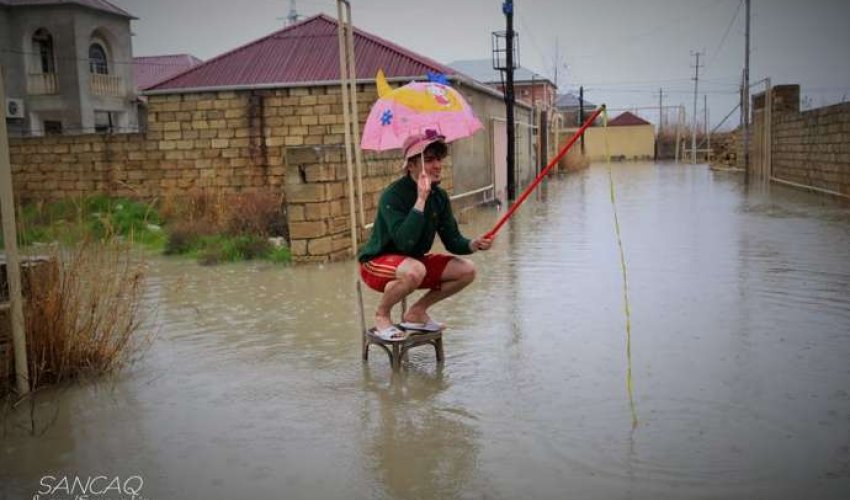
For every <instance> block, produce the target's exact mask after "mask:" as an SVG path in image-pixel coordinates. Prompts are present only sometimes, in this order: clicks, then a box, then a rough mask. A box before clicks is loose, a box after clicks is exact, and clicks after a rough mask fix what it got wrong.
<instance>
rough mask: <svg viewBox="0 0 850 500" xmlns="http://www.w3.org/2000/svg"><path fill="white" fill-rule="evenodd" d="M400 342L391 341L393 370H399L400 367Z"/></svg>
mask: <svg viewBox="0 0 850 500" xmlns="http://www.w3.org/2000/svg"><path fill="white" fill-rule="evenodd" d="M399 344H400V342H393V354H392V356H391V358H392V359H391V360H390V361H391V364H392V368H393V371H396V372H397V371H399V370H400V369H401V352H400V350H399Z"/></svg>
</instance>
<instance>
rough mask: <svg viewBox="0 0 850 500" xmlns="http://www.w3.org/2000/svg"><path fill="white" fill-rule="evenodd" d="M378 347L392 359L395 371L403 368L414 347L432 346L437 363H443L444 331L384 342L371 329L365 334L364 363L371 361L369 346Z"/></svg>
mask: <svg viewBox="0 0 850 500" xmlns="http://www.w3.org/2000/svg"><path fill="white" fill-rule="evenodd" d="M372 344H374V345H377V346H379V347H380V348H381V349H383V350H384V351H385V352H386V353H387V355H388V356H389V357H390V366H392V368H393V371H398V370H399V369H400V368H401V362H402V360H405V359H407V353H408V352H409V351H410V350H411V349H413V348H414V347H418V346H421V345H432V346H434V351H435V353H436V355H437V363H442V362H443V330H440V331H437V332H414V331H410V334H409V335H408V336H407V338H406V339H405V340H384V339H382V338H380V337H378V336H377V335H375V329H374V328H369V329H368V330H365V331H364V332H363V361H364V362H365V361H368V360H369V346H370V345H372Z"/></svg>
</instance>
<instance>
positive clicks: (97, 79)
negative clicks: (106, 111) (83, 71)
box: [89, 73, 124, 96]
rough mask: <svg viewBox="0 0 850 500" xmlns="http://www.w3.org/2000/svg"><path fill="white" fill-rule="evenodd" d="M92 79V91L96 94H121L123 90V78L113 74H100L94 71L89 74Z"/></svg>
mask: <svg viewBox="0 0 850 500" xmlns="http://www.w3.org/2000/svg"><path fill="white" fill-rule="evenodd" d="M89 76H90V77H91V79H90V80H89V81H90V82H91V93H92V94H94V95H110V96H120V95H122V94H123V93H124V92H123V90H124V89H123V85H121V78H120V77H118V76H112V75H100V74H97V73H92V74H90V75H89Z"/></svg>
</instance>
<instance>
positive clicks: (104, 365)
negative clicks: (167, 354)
mask: <svg viewBox="0 0 850 500" xmlns="http://www.w3.org/2000/svg"><path fill="white" fill-rule="evenodd" d="M143 269H144V268H143V263H142V261H141V259H140V258H138V257H136V256H134V254H132V253H131V247H130V245H129V244H128V243H124V242H118V241H117V240H114V239H110V240H105V241H97V242H93V241H83V242H82V243H80V244H78V245H76V246H75V247H73V248H71V249H68V250H66V251H60V250H57V251H55V252H54V255H53V256H52V257H51V258H50V259H49V260H48V262H47V263H45V264H43V265H40V266H37V267H34V268H33V269H32V270H31V271H29V272H28V276H27V278H26V283H27V288H28V290H27V296H28V300H27V301H26V302H25V307H24V316H25V324H26V331H27V355H28V361H29V370H30V381H31V386H32V387H33V388H37V387H39V386H42V385H49V384H55V383H59V382H62V381H65V380H69V379H74V378H77V377H81V376H87V375H99V374H103V373H108V372H111V371H114V370H117V369H120V368H121V367H123V366H124V364H125V363H126V362H127V361H128V360H129V359H130V354H131V353H132V352H133V351H134V348H135V347H138V346H139V345H140V344H139V342H137V341H138V340H139V339H137V336H136V335H135V334H136V333H137V331H138V330H139V327H140V326H141V324H142V321H143V314H142V310H141V302H142V295H143V288H144V271H143Z"/></svg>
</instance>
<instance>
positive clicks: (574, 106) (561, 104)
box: [555, 92, 596, 127]
mask: <svg viewBox="0 0 850 500" xmlns="http://www.w3.org/2000/svg"><path fill="white" fill-rule="evenodd" d="M555 107H556V108H558V111H560V112H561V116H563V117H564V125H566V126H568V127H570V126H573V125H581V124H582V121H583V120H582V117H581V116H579V115H580V114H581V113H580V112H581V108H582V103H581V100H580V98H579V96H577V95H575V94H571V93H569V92H568V93H566V94H558V98H557V99H556V100H555ZM583 107H584V118H585V119H586V118H587V117H588V116H589V115H590V113H592V112H593V111H594V110H595V109H596V104H593V103H592V102H590V101H587V100H585V101H584V105H583Z"/></svg>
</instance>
